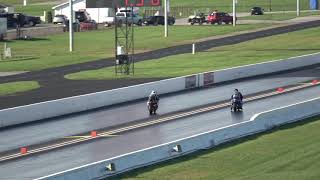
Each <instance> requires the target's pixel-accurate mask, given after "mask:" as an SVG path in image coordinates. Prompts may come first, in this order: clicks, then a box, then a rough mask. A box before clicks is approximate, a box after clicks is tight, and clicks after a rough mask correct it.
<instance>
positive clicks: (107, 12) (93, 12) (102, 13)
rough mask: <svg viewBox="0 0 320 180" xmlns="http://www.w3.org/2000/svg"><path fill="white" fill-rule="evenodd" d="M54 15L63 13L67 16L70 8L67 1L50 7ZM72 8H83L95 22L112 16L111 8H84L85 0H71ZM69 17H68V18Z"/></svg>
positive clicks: (76, 9)
mask: <svg viewBox="0 0 320 180" xmlns="http://www.w3.org/2000/svg"><path fill="white" fill-rule="evenodd" d="M52 9H53V10H54V15H58V14H63V15H65V16H67V17H68V18H69V16H70V8H69V1H67V0H66V2H65V3H62V4H59V5H57V6H54V7H53V8H52ZM73 10H74V11H79V10H85V11H86V12H87V13H88V14H89V15H90V17H91V19H92V20H95V21H96V22H97V23H103V22H104V21H105V20H106V18H107V17H110V16H113V10H112V9H111V8H86V0H73ZM69 19H70V18H69Z"/></svg>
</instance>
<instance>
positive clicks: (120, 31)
mask: <svg viewBox="0 0 320 180" xmlns="http://www.w3.org/2000/svg"><path fill="white" fill-rule="evenodd" d="M115 12H117V8H115ZM119 13H122V14H123V15H124V16H121V18H120V17H118V18H117V16H115V33H114V34H115V58H116V62H115V73H116V75H118V74H126V75H130V74H134V24H133V7H128V6H126V7H125V9H124V10H121V11H120V12H119Z"/></svg>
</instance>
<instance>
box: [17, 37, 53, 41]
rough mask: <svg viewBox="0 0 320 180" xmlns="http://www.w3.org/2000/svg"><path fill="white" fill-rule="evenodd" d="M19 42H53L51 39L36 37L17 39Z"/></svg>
mask: <svg viewBox="0 0 320 180" xmlns="http://www.w3.org/2000/svg"><path fill="white" fill-rule="evenodd" d="M17 40H19V41H51V40H50V39H47V38H34V37H26V38H24V37H21V38H20V39H17Z"/></svg>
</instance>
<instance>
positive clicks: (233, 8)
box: [232, 0, 237, 27]
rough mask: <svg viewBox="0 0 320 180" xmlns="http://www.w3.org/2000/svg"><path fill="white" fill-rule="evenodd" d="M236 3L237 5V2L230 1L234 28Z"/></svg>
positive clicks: (234, 0)
mask: <svg viewBox="0 0 320 180" xmlns="http://www.w3.org/2000/svg"><path fill="white" fill-rule="evenodd" d="M236 3H237V0H233V1H232V10H233V13H232V14H233V19H232V20H233V23H232V24H233V26H234V27H235V26H236V18H237V17H236V16H237V15H236Z"/></svg>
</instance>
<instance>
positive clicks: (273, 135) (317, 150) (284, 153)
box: [114, 117, 320, 180]
mask: <svg viewBox="0 0 320 180" xmlns="http://www.w3.org/2000/svg"><path fill="white" fill-rule="evenodd" d="M319 129H320V117H317V118H313V119H310V120H308V121H305V122H298V123H295V124H290V125H286V126H283V127H280V128H277V129H275V130H273V131H271V132H267V133H263V134H260V135H255V136H251V137H249V138H244V139H241V140H237V141H235V142H231V143H227V144H224V145H221V146H219V147H217V148H215V149H211V150H205V151H202V152H199V153H194V154H191V155H188V156H184V157H181V158H177V159H174V160H170V161H167V162H165V163H161V164H159V165H155V166H150V167H147V168H142V169H139V170H136V171H134V172H130V173H127V174H125V175H123V176H120V177H116V178H114V179H128V180H131V179H132V180H133V179H170V180H182V179H193V180H197V179H203V180H215V179H225V180H235V179H237V180H255V179H259V180H269V179H272V180H283V179H290V180H301V179H308V180H317V179H319V178H320V171H319V167H320V161H319V160H320V131H319Z"/></svg>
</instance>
